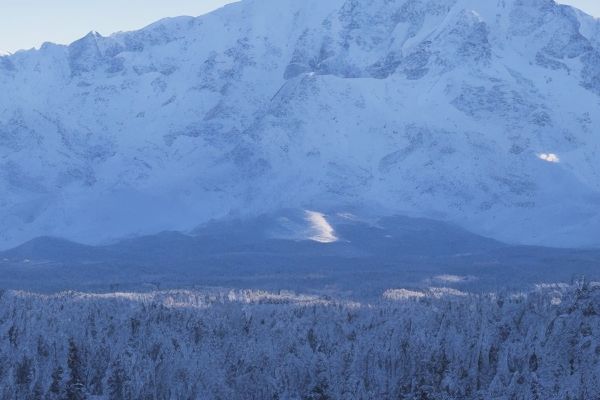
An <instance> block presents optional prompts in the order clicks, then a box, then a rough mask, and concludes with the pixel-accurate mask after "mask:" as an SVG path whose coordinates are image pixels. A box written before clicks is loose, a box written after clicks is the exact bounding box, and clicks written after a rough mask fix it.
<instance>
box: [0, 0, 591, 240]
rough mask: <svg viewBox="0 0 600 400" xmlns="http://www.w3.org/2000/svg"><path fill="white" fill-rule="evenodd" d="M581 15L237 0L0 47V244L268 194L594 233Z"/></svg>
mask: <svg viewBox="0 0 600 400" xmlns="http://www.w3.org/2000/svg"><path fill="white" fill-rule="evenodd" d="M599 26H600V23H599V22H598V20H595V19H593V18H588V17H585V16H583V15H582V14H581V13H579V12H575V11H573V9H572V8H570V7H568V6H560V5H557V4H555V3H554V2H553V1H545V0H523V1H520V0H511V1H504V2H502V1H498V2H489V3H485V4H482V3H480V2H473V1H455V0H436V1H418V0H398V1H392V2H384V1H375V2H372V3H370V4H361V3H360V2H356V1H342V0H336V1H331V2H317V1H311V2H303V3H302V4H297V3H295V2H292V1H283V2H273V1H270V0H262V1H249V0H246V1H243V2H241V3H235V4H231V5H228V6H226V7H224V8H222V9H219V10H217V11H215V12H213V13H210V14H207V15H205V16H201V17H198V18H194V17H182V18H175V19H168V20H162V21H158V22H157V23H154V24H152V25H150V26H148V27H146V28H144V29H142V30H140V31H133V32H126V33H117V34H115V35H111V36H109V37H102V36H99V35H96V34H93V33H92V34H89V35H87V36H86V37H84V38H82V39H80V40H79V41H76V42H74V43H72V44H71V45H69V46H60V45H52V44H45V45H44V46H42V48H41V49H40V50H38V51H34V52H18V53H16V54H14V55H12V56H9V57H2V58H1V59H0V86H1V87H3V89H4V90H3V92H4V94H3V95H2V96H1V97H0V105H1V107H0V160H1V161H0V163H1V167H2V174H1V176H0V188H1V189H2V190H3V193H5V194H6V196H5V198H4V200H3V202H2V204H0V221H1V223H2V226H3V228H2V230H1V231H0V236H1V237H0V240H1V242H2V243H3V244H2V245H0V248H9V247H11V246H14V245H17V244H19V243H22V242H24V241H26V240H28V239H31V238H34V237H36V236H46V235H50V236H61V237H66V238H69V239H71V240H75V241H81V242H85V243H101V242H103V241H106V240H114V239H117V238H121V237H125V236H131V235H136V234H139V235H144V234H152V233H155V232H159V231H163V230H180V231H190V230H192V229H193V228H194V227H195V226H197V225H198V224H201V223H202V222H204V221H208V220H209V219H213V218H218V217H219V216H221V217H225V216H227V215H231V214H234V215H236V214H240V215H247V216H253V215H260V214H262V213H265V212H273V211H276V210H279V209H285V208H297V209H314V210H319V211H322V212H325V213H329V212H332V213H335V212H344V211H346V210H350V211H352V212H355V213H356V214H358V215H361V214H366V215H378V216H384V215H397V214H405V215H409V216H423V217H429V218H434V219H440V220H445V221H450V222H454V223H457V224H459V225H461V226H463V227H465V228H467V229H469V230H472V231H474V232H476V233H479V234H482V235H484V236H491V237H494V238H497V239H500V240H503V241H508V242H511V243H527V244H544V245H559V246H564V247H569V246H590V245H599V244H600V243H598V240H597V239H594V237H600V215H599V213H598V210H599V209H600V208H599V207H598V206H599V205H600V170H599V167H598V166H597V165H596V164H597V163H595V162H594V159H596V157H597V155H598V150H599V149H600V139H599V138H598V137H597V135H594V132H596V131H597V129H598V128H599V127H600V116H599V115H598V113H597V104H598V102H599V97H600V68H598V65H600V62H596V61H598V60H600V53H599V50H598V49H600V46H599V43H600V34H599V32H600V28H599ZM215 32H219V34H216V33H215ZM567 93H568V94H569V98H571V99H575V100H573V101H567V100H566V98H565V96H566V94H567ZM543 154H552V155H555V157H556V158H552V160H558V162H549V161H548V157H546V159H542V158H541V156H542V155H543ZM148 216H152V217H151V218H149V217H148Z"/></svg>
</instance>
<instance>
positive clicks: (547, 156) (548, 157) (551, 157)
mask: <svg viewBox="0 0 600 400" xmlns="http://www.w3.org/2000/svg"><path fill="white" fill-rule="evenodd" d="M538 157H539V159H540V160H544V161H547V162H549V163H559V162H560V158H559V157H558V156H557V155H556V154H554V153H542V154H540V155H538Z"/></svg>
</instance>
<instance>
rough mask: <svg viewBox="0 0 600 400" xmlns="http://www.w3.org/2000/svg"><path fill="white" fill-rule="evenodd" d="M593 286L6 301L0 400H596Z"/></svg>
mask: <svg viewBox="0 0 600 400" xmlns="http://www.w3.org/2000/svg"><path fill="white" fill-rule="evenodd" d="M599 314H600V286H599V285H595V284H588V283H579V284H575V285H573V286H543V287H538V288H537V289H536V290H534V291H532V292H531V293H528V294H487V295H470V294H466V293H462V292H458V291H455V290H449V289H429V290H428V291H425V292H415V291H409V290H403V289H398V290H388V291H387V292H385V293H384V294H383V296H382V299H381V300H380V301H379V302H377V303H376V304H360V303H351V302H337V301H333V300H331V299H326V298H318V297H310V296H301V295H295V294H292V293H279V294H270V293H267V292H256V291H237V292H233V291H232V292H227V291H225V290H224V291H205V292H187V291H177V292H156V293H149V294H107V295H92V294H79V293H63V294H59V295H52V296H42V295H36V294H29V293H24V292H3V293H2V295H1V296H0V337H1V338H2V341H1V342H0V343H1V347H0V388H1V389H0V390H1V393H0V397H1V398H2V399H6V400H9V399H83V398H89V399H93V398H95V399H203V400H204V399H228V400H230V399H243V400H248V399H260V400H264V399H282V400H283V399H302V400H308V399H314V400H316V399H320V400H324V399H419V400H425V399H430V400H433V399H486V400H490V399H527V400H532V399H540V400H551V399H557V400H558V399H560V400H565V399H587V400H590V399H598V398H600V397H598V396H599V394H600V382H599V381H598V377H599V376H600V315H599Z"/></svg>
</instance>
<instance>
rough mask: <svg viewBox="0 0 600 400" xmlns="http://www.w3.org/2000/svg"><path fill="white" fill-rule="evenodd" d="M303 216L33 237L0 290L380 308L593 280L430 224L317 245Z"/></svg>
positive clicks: (362, 231)
mask: <svg viewBox="0 0 600 400" xmlns="http://www.w3.org/2000/svg"><path fill="white" fill-rule="evenodd" d="M309 217H310V215H302V214H301V213H298V212H295V211H289V210H288V211H285V212H280V213H277V214H270V215H262V216H259V217H256V218H253V219H244V220H236V219H231V220H227V221H218V222H210V223H207V224H205V225H203V226H202V227H199V228H198V229H196V230H195V231H194V233H193V234H190V235H184V234H180V233H174V232H165V233H161V234H159V235H153V236H146V237H138V238H135V239H129V240H124V241H121V242H117V243H114V244H111V245H105V246H84V245H80V244H76V243H73V242H69V241H66V240H60V239H54V238H39V239H35V240H33V241H30V242H28V243H26V244H24V245H21V246H19V247H17V248H14V249H12V250H8V251H5V252H3V253H0V272H1V273H0V276H1V278H0V288H2V287H5V288H13V289H14V288H18V289H26V290H38V291H55V290H66V289H70V290H93V291H109V290H113V291H114V290H148V289H156V288H198V287H205V286H211V287H214V286H217V287H227V288H259V289H267V290H296V291H303V292H312V293H316V294H329V295H335V296H350V297H353V298H377V297H379V296H381V294H382V293H383V292H384V291H385V290H386V289H389V288H394V287H407V286H408V287H431V286H444V287H453V288H456V289H468V290H483V291H485V290H493V289H497V288H500V287H502V288H518V289H522V288H528V287H530V286H531V285H533V284H535V283H540V282H556V281H568V280H570V279H572V278H573V277H576V276H579V275H585V276H588V277H590V278H592V277H597V275H598V267H597V261H598V260H599V259H600V252H599V251H592V250H589V251H583V250H559V249H548V248H536V247H527V246H508V245H505V244H503V243H500V242H497V241H494V240H491V239H487V238H484V237H481V236H478V235H474V234H471V233H468V232H467V231H465V230H463V229H461V228H458V227H456V226H453V225H448V224H445V223H440V222H436V221H432V220H426V219H414V218H406V217H388V218H384V219H380V220H375V221H369V222H367V221H360V220H357V219H356V218H355V217H352V216H349V215H333V216H325V215H323V218H324V220H325V221H326V222H327V224H328V226H329V227H330V228H332V231H331V234H332V237H334V238H335V240H331V241H326V242H322V241H321V242H320V241H317V240H316V239H317V238H319V237H320V236H318V235H314V234H315V232H316V230H317V229H318V228H319V227H315V226H314V223H313V221H312V220H311V219H310V218H309ZM309 238H312V240H309Z"/></svg>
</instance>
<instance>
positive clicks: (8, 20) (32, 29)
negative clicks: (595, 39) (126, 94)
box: [0, 0, 600, 52]
mask: <svg viewBox="0 0 600 400" xmlns="http://www.w3.org/2000/svg"><path fill="white" fill-rule="evenodd" d="M232 1H233V0H0V52H15V51H16V50H19V49H24V48H31V47H39V46H40V44H42V43H43V42H46V41H49V42H55V43H70V42H72V41H74V40H76V39H78V38H80V37H82V36H84V35H85V34H86V33H88V32H89V31H98V32H100V33H101V34H103V35H108V34H110V33H113V32H116V31H124V30H133V29H138V28H141V27H143V26H145V25H148V24H149V23H152V22H154V21H156V20H158V19H160V18H163V17H173V16H178V15H194V16H196V15H200V14H204V13H206V12H208V11H211V10H213V9H215V8H217V7H220V6H222V5H223V4H226V3H231V2H232ZM298 1H302V0H298ZM323 1H326V0H323ZM482 1H488V0H482ZM560 1H561V2H564V3H569V4H573V5H575V6H577V7H579V8H581V9H583V10H585V11H587V12H588V13H590V14H593V15H595V16H598V17H600V0H560Z"/></svg>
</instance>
